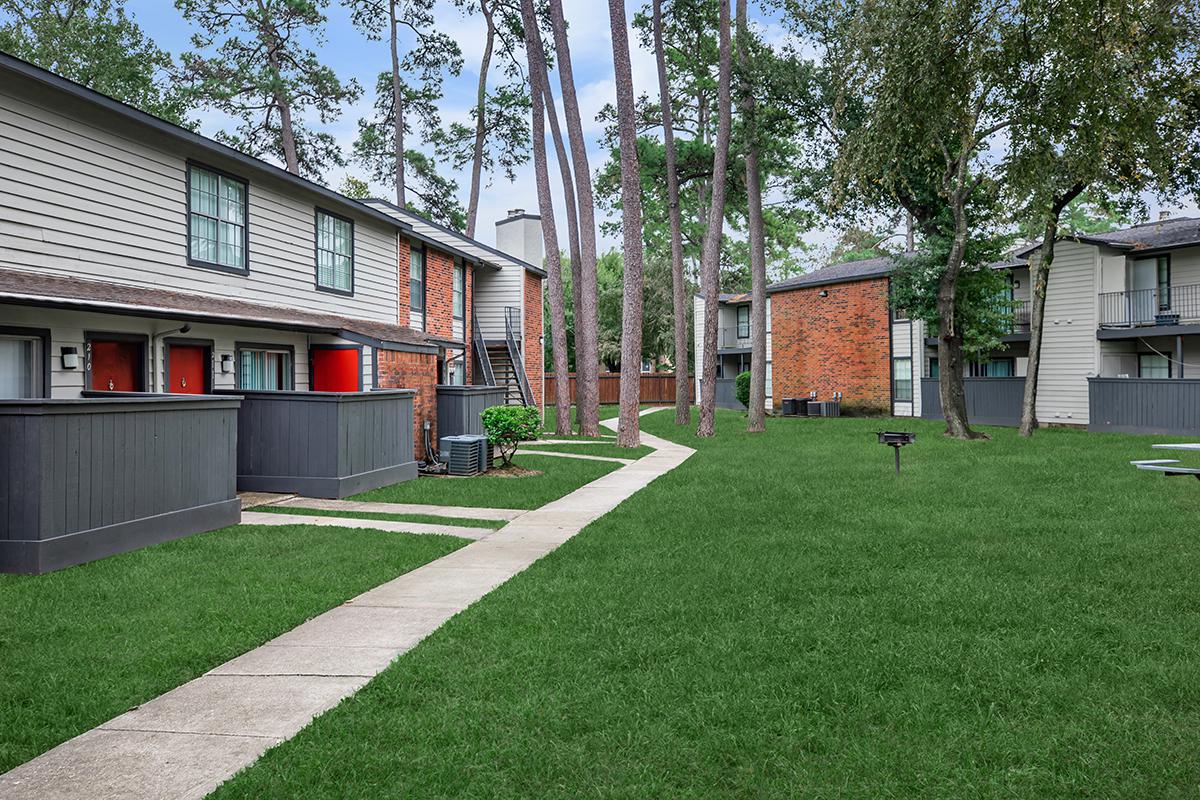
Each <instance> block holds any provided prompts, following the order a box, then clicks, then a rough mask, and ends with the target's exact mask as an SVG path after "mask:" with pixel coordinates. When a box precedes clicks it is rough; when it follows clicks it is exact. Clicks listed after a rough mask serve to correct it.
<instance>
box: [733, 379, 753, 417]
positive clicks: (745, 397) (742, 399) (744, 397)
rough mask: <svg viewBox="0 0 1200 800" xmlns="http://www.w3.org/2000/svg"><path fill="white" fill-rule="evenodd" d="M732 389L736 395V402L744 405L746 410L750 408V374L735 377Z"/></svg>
mask: <svg viewBox="0 0 1200 800" xmlns="http://www.w3.org/2000/svg"><path fill="white" fill-rule="evenodd" d="M733 388H734V390H735V393H736V394H737V399H738V402H739V403H741V404H742V405H744V406H745V407H746V408H747V409H749V408H750V373H749V372H743V373H742V374H741V375H738V376H737V380H736V381H735V382H734V385H733Z"/></svg>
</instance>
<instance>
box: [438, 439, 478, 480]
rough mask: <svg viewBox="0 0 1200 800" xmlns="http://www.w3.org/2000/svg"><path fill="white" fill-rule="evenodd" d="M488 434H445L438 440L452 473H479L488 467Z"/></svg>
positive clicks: (448, 470)
mask: <svg viewBox="0 0 1200 800" xmlns="http://www.w3.org/2000/svg"><path fill="white" fill-rule="evenodd" d="M486 444H487V437H486V436H467V435H463V436H443V437H442V438H441V439H440V440H439V441H438V447H439V448H440V450H441V454H442V461H444V462H446V472H447V473H449V474H450V475H478V474H479V473H481V472H484V471H485V470H486V469H487V453H486V452H485V450H484V448H485V446H486Z"/></svg>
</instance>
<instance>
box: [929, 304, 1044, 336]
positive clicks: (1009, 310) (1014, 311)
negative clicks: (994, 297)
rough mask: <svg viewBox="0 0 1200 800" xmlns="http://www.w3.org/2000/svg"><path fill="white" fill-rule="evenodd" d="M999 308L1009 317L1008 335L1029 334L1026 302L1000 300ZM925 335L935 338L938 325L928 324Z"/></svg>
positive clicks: (1027, 305) (934, 323)
mask: <svg viewBox="0 0 1200 800" xmlns="http://www.w3.org/2000/svg"><path fill="white" fill-rule="evenodd" d="M999 307H1000V308H999V310H1000V311H1001V312H1002V313H1005V314H1008V315H1009V320H1008V335H1010V336H1011V335H1013V334H1018V333H1029V314H1030V311H1029V301H1028V300H1001V301H999ZM926 335H927V336H929V337H931V338H936V337H937V335H938V325H937V323H936V322H930V323H929V325H928V328H927V334H926Z"/></svg>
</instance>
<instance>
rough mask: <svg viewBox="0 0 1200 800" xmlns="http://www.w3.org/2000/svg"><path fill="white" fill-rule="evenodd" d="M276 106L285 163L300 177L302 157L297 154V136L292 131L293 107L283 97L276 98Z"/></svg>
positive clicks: (288, 169) (277, 96)
mask: <svg viewBox="0 0 1200 800" xmlns="http://www.w3.org/2000/svg"><path fill="white" fill-rule="evenodd" d="M275 105H276V106H278V108H279V140H280V143H281V144H282V145H283V163H284V165H285V167H286V168H287V171H288V172H290V173H292V174H293V175H299V174H300V157H299V155H298V154H297V153H296V134H295V131H294V130H293V129H292V107H291V105H290V104H289V103H288V101H287V98H285V97H283V96H282V95H276V96H275Z"/></svg>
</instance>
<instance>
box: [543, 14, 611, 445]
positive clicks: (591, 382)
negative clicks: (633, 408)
mask: <svg viewBox="0 0 1200 800" xmlns="http://www.w3.org/2000/svg"><path fill="white" fill-rule="evenodd" d="M549 6H550V24H551V27H552V29H553V31H554V51H555V54H556V56H557V57H558V77H559V81H560V83H561V85H562V97H563V118H564V119H565V120H566V123H567V139H568V141H569V142H570V146H571V166H572V168H573V169H574V172H575V193H576V200H577V207H578V210H579V251H580V253H579V259H580V264H579V281H578V283H579V305H578V306H576V308H575V372H576V398H577V399H576V405H577V409H576V413H577V415H578V417H579V432H580V433H581V434H583V435H584V436H598V435H599V434H600V351H599V333H598V327H597V326H598V315H597V289H596V202H595V197H594V195H593V192H592V175H591V170H590V168H589V167H588V156H587V142H586V141H585V140H584V138H583V123H582V121H581V120H580V116H579V100H578V98H577V97H576V94H575V76H574V73H573V71H572V68H571V48H570V44H569V43H568V41H567V23H566V20H565V19H564V18H563V10H562V0H549Z"/></svg>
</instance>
